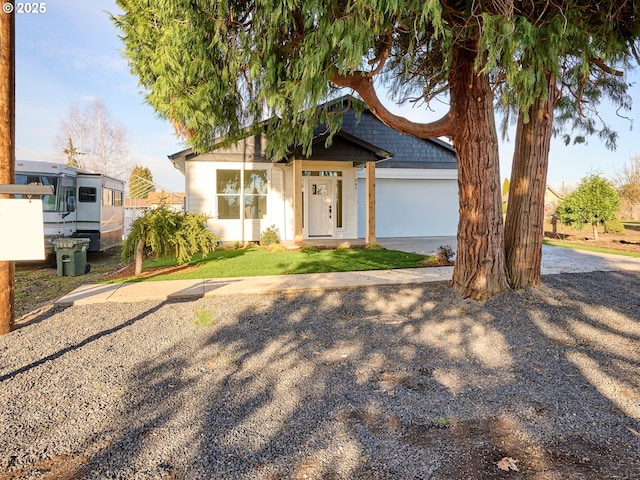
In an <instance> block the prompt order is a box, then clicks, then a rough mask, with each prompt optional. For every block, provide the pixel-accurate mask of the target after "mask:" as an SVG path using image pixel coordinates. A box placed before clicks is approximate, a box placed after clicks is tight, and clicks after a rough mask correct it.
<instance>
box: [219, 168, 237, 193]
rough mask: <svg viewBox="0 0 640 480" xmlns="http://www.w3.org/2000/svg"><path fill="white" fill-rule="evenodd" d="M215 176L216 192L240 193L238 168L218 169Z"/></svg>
mask: <svg viewBox="0 0 640 480" xmlns="http://www.w3.org/2000/svg"><path fill="white" fill-rule="evenodd" d="M217 177H218V179H217V182H216V193H218V194H220V193H224V194H227V195H231V194H239V193H240V170H218V171H217Z"/></svg>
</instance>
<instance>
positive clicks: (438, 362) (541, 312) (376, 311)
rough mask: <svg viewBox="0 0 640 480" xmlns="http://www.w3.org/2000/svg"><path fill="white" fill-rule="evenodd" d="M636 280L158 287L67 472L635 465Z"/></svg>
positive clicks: (194, 474)
mask: <svg viewBox="0 0 640 480" xmlns="http://www.w3.org/2000/svg"><path fill="white" fill-rule="evenodd" d="M639 280H640V277H639V275H638V274H630V273H594V274H580V275H559V276H550V277H545V279H544V281H545V284H544V285H543V286H542V287H540V288H538V289H530V290H525V291H520V292H508V293H505V294H503V295H500V296H499V297H497V298H494V299H492V300H490V301H487V302H485V303H478V302H474V301H470V300H465V299H461V298H460V297H458V296H456V295H454V294H453V293H452V291H451V289H450V288H449V287H447V285H446V284H444V283H433V284H426V285H422V286H404V287H385V288H367V289H354V290H346V291H327V292H322V293H307V294H300V295H280V296H260V297H240V296H238V297H221V298H205V299H202V300H199V301H197V302H193V303H191V304H180V305H174V304H166V305H162V306H161V307H159V308H158V309H157V310H156V311H155V312H153V315H152V317H153V318H152V319H150V320H149V321H152V323H153V324H157V325H158V326H157V329H152V330H145V331H144V332H142V331H141V332H139V333H138V334H136V335H137V336H132V337H131V339H130V341H132V342H139V345H140V348H141V349H147V350H148V354H147V355H145V356H144V357H142V358H143V360H142V361H139V362H135V363H133V364H132V365H131V368H128V369H127V372H128V373H127V374H126V375H125V376H124V377H123V378H122V383H123V386H124V391H123V392H122V393H121V394H119V398H120V402H119V403H118V404H117V408H113V409H112V410H111V412H110V417H109V419H108V425H106V426H102V427H101V428H94V433H93V434H92V435H91V436H87V438H86V443H87V444H88V445H89V446H88V447H87V452H84V453H85V454H87V455H88V458H87V461H86V462H83V469H82V474H81V476H80V477H73V478H133V477H136V478H165V479H172V478H175V479H179V478H184V479H200V478H238V479H240V478H242V479H289V478H290V479H298V478H309V479H353V478H356V479H358V478H374V479H400V478H402V479H405V478H433V479H487V478H519V479H593V478H598V479H608V478H610V479H613V478H629V479H631V478H637V476H638V472H640V439H639V438H638V431H640V422H639V420H640V412H639V411H638V409H639V408H640V407H639V405H640V402H639V400H640V399H639V398H638V396H639V395H640V374H639V372H640V368H639V367H640V365H639V363H640V358H639V356H640V353H639V350H638V348H637V345H638V340H639V339H640V321H639V317H640V315H639V314H638V312H639V311H640V297H639V295H638V291H639V290H638V284H639ZM185 312H187V313H185ZM187 314H188V315H189V317H188V316H187ZM194 317H202V318H207V319H209V320H208V321H207V322H205V326H200V327H197V326H195V325H194V322H193V318H194ZM501 467H502V468H501ZM516 469H517V470H516ZM25 478H26V477H25ZM57 478H72V477H57Z"/></svg>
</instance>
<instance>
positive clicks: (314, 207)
mask: <svg viewBox="0 0 640 480" xmlns="http://www.w3.org/2000/svg"><path fill="white" fill-rule="evenodd" d="M308 185H309V194H308V195H307V198H308V199H309V200H308V201H309V210H308V211H309V216H308V218H309V236H310V237H332V236H333V208H334V207H333V188H332V187H333V182H332V181H331V180H320V179H318V180H316V179H311V180H309V183H308Z"/></svg>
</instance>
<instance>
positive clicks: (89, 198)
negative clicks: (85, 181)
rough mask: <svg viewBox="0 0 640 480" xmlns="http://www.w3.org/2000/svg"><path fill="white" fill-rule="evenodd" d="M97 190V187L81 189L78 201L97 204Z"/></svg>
mask: <svg viewBox="0 0 640 480" xmlns="http://www.w3.org/2000/svg"><path fill="white" fill-rule="evenodd" d="M96 195H97V190H96V188H95V187H80V188H79V189H78V201H79V202H83V203H84V202H90V203H95V201H96Z"/></svg>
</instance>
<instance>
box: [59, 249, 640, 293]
mask: <svg viewBox="0 0 640 480" xmlns="http://www.w3.org/2000/svg"><path fill="white" fill-rule="evenodd" d="M419 240H420V239H415V243H416V244H415V245H412V244H410V243H406V242H405V244H404V245H402V247H403V250H404V251H420V250H421V249H424V243H423V242H421V241H419ZM611 270H631V271H640V258H633V257H625V256H622V255H611V254H605V253H596V252H588V251H584V250H572V249H568V248H560V247H551V246H548V245H544V246H543V247H542V274H543V275H550V274H562V273H583V272H594V271H611ZM452 273H453V267H429V268H407V269H398V270H370V271H364V272H334V273H308V274H300V275H280V276H277V275H276V276H263V277H238V278H220V279H213V278H211V279H204V280H172V281H158V282H154V281H145V282H131V283H119V284H95V285H82V286H81V287H79V288H77V289H75V290H74V291H72V292H71V293H69V294H67V295H65V296H63V297H62V298H59V299H58V300H56V301H55V302H54V303H55V305H60V306H70V305H86V304H91V303H105V302H141V301H145V300H170V299H184V298H193V299H196V298H202V297H210V296H222V295H253V294H264V293H271V294H282V293H285V294H286V293H300V292H312V291H322V290H331V289H348V288H358V287H378V286H384V285H411V284H420V283H425V282H438V281H447V280H451V275H452Z"/></svg>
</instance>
